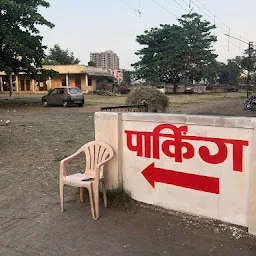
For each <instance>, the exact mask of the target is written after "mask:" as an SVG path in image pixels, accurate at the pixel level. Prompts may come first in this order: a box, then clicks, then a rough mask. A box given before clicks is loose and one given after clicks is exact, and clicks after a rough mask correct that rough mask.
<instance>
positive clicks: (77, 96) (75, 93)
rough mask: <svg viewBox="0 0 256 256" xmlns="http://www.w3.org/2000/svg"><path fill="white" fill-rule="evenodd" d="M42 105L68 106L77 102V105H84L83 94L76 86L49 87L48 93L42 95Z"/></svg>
mask: <svg viewBox="0 0 256 256" xmlns="http://www.w3.org/2000/svg"><path fill="white" fill-rule="evenodd" d="M42 104H43V106H44V107H47V106H50V105H59V106H63V107H68V106H70V105H71V104H77V105H78V106H79V107H83V105H84V94H83V92H82V91H81V90H80V89H79V88H78V87H68V86H63V87H61V88H55V89H50V90H49V92H48V94H47V95H45V96H43V97H42Z"/></svg>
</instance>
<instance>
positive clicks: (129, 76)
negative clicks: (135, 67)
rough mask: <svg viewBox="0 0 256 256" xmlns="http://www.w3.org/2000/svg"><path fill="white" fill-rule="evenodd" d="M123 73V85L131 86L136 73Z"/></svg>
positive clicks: (127, 71)
mask: <svg viewBox="0 0 256 256" xmlns="http://www.w3.org/2000/svg"><path fill="white" fill-rule="evenodd" d="M122 72H123V83H125V84H127V85H131V84H132V78H133V73H134V72H133V71H129V70H126V69H123V70H122Z"/></svg>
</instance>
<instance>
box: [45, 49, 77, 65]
mask: <svg viewBox="0 0 256 256" xmlns="http://www.w3.org/2000/svg"><path fill="white" fill-rule="evenodd" d="M79 62H80V60H79V59H77V58H75V57H74V53H73V52H71V53H69V51H68V49H66V50H63V49H61V48H60V46H59V45H58V44H55V45H54V46H53V48H51V49H50V50H49V55H48V56H47V57H46V58H45V59H44V61H43V65H73V64H78V63H79Z"/></svg>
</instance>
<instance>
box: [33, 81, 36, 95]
mask: <svg viewBox="0 0 256 256" xmlns="http://www.w3.org/2000/svg"><path fill="white" fill-rule="evenodd" d="M35 83H36V81H35V79H33V80H32V91H33V92H34V91H35Z"/></svg>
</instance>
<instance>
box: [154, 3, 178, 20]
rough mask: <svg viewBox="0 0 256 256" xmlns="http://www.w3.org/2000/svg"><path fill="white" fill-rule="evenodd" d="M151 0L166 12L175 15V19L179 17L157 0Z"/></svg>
mask: <svg viewBox="0 0 256 256" xmlns="http://www.w3.org/2000/svg"><path fill="white" fill-rule="evenodd" d="M151 1H152V2H154V3H155V4H157V5H158V6H160V7H161V8H162V9H164V10H166V11H167V12H169V13H170V14H172V15H173V16H175V17H176V18H177V19H178V18H179V17H178V16H177V15H176V14H174V13H173V12H172V11H170V10H169V9H167V8H166V7H164V6H163V5H161V4H159V3H158V2H157V1H155V0H151Z"/></svg>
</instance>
